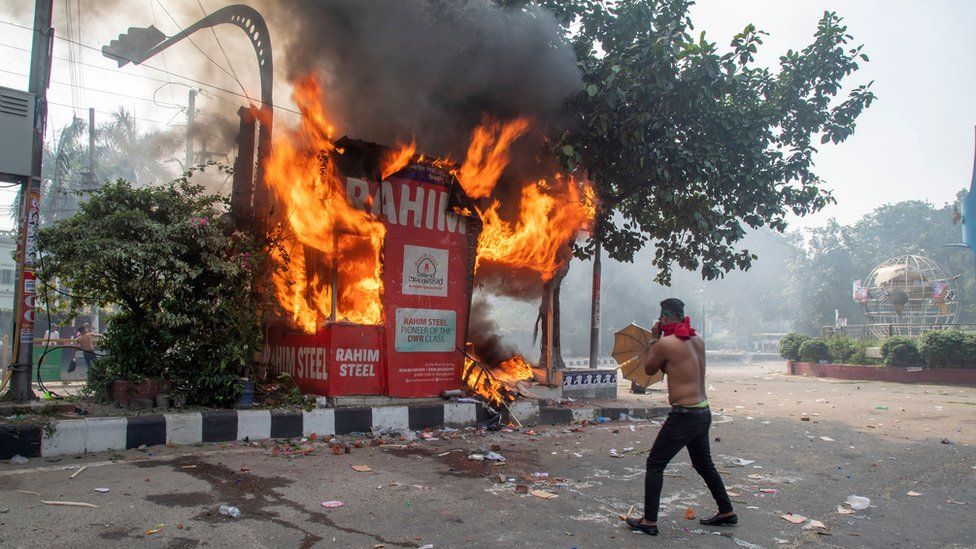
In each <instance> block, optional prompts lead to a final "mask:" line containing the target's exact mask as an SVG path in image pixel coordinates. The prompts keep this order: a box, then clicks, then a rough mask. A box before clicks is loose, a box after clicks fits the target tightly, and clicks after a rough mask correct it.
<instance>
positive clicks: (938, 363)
mask: <svg viewBox="0 0 976 549" xmlns="http://www.w3.org/2000/svg"><path fill="white" fill-rule="evenodd" d="M918 351H919V353H920V354H921V355H922V358H924V359H925V363H926V364H928V366H929V367H930V368H967V367H970V368H971V367H976V355H974V353H973V351H976V335H967V334H965V333H964V332H962V331H959V330H938V331H933V332H928V333H927V334H925V335H924V336H922V341H921V344H920V345H919V348H918Z"/></svg>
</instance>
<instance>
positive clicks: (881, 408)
mask: <svg viewBox="0 0 976 549" xmlns="http://www.w3.org/2000/svg"><path fill="white" fill-rule="evenodd" d="M874 409H875V410H887V409H888V407H887V406H875V407H874Z"/></svg>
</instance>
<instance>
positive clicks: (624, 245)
mask: <svg viewBox="0 0 976 549" xmlns="http://www.w3.org/2000/svg"><path fill="white" fill-rule="evenodd" d="M543 4H544V5H546V6H549V7H551V8H555V6H556V5H557V4H558V6H559V7H558V9H559V10H561V11H560V13H563V14H572V17H571V18H569V19H567V21H570V22H571V23H572V24H573V25H575V26H576V27H578V30H577V29H576V27H574V29H573V32H574V33H575V34H574V35H573V36H572V40H573V42H574V46H575V49H576V52H577V55H578V65H579V67H580V70H581V72H582V74H583V81H584V82H585V84H584V86H583V88H582V89H581V90H580V93H579V94H577V96H576V97H574V98H573V99H572V101H571V102H570V103H569V104H568V105H566V114H567V116H568V117H570V118H572V119H573V120H574V123H572V124H570V125H569V126H568V127H569V128H571V130H569V131H566V132H565V133H564V134H563V135H562V136H561V138H560V139H558V140H556V141H555V142H554V143H553V145H554V147H555V148H554V151H558V152H561V153H562V155H561V158H562V160H563V162H564V163H565V164H566V166H567V167H568V168H569V169H571V170H576V169H579V170H583V171H585V174H586V176H588V177H589V178H590V180H592V181H593V182H594V184H595V187H596V190H597V194H598V197H599V199H600V201H601V204H602V210H601V214H602V215H603V217H604V219H603V220H602V221H601V220H598V222H597V224H596V228H595V230H594V232H593V237H594V238H599V239H601V240H602V241H603V242H604V246H605V248H606V250H607V251H608V254H609V255H610V256H611V257H613V258H615V259H620V260H624V261H629V260H631V259H632V257H633V255H634V253H635V252H636V251H637V250H638V249H640V247H641V246H644V245H645V244H646V243H648V242H650V243H653V245H654V246H656V247H657V251H658V253H656V254H655V256H654V260H653V264H654V266H655V267H657V268H658V269H659V274H658V277H657V280H658V281H659V282H662V283H667V282H668V280H669V279H670V270H671V268H672V267H673V266H675V265H677V266H680V267H683V268H693V269H700V270H701V274H702V276H703V277H704V278H706V279H707V278H715V277H720V276H722V275H723V274H724V273H725V272H728V271H729V270H731V269H747V268H749V266H750V265H751V261H752V259H753V257H752V254H749V253H747V252H744V251H739V250H736V248H735V245H736V243H737V242H738V241H739V240H740V239H741V238H742V235H744V234H745V228H746V227H752V228H755V227H761V226H769V227H771V228H773V229H775V230H779V231H782V230H784V229H785V227H786V216H787V214H788V213H790V212H792V213H794V214H796V215H806V214H809V213H812V212H816V211H818V210H820V209H822V208H823V207H824V206H826V205H827V204H830V203H831V202H832V201H833V198H832V197H831V196H830V194H829V193H828V192H826V191H825V190H823V189H822V188H821V181H820V178H819V177H818V176H817V175H816V173H815V172H814V171H813V158H814V154H815V153H816V152H817V151H816V149H815V148H814V146H813V143H812V139H813V137H814V136H816V135H818V134H819V136H820V140H821V141H820V144H821V145H825V144H827V143H834V144H837V143H841V142H843V141H844V140H845V139H847V138H848V137H849V136H850V135H852V133H853V132H854V128H855V121H856V119H857V118H858V116H859V115H860V114H861V112H863V110H864V109H865V108H867V107H869V106H870V104H871V102H872V101H873V100H874V94H873V93H872V92H871V91H870V84H867V85H862V86H858V87H855V88H853V89H852V90H851V91H850V92H849V94H848V96H847V98H846V99H844V100H843V101H841V102H840V103H839V104H835V103H836V102H835V101H834V99H835V98H836V97H837V96H838V95H839V94H840V93H841V91H842V90H843V89H844V87H845V84H844V82H845V79H846V78H847V77H848V76H850V75H851V74H852V73H853V72H855V71H856V70H857V68H858V63H859V62H862V61H866V58H865V56H864V55H863V54H862V53H861V47H860V46H858V47H853V48H851V47H849V46H848V43H849V41H850V40H851V37H850V35H848V34H847V28H846V27H845V26H844V25H843V24H842V21H841V19H840V18H839V17H838V16H837V15H836V14H833V13H830V12H826V13H825V14H824V16H823V18H821V20H820V22H819V24H818V25H817V30H816V33H815V34H814V39H813V42H812V43H811V44H810V45H809V46H807V47H806V48H804V49H803V50H801V51H789V52H787V53H786V54H785V55H783V56H782V57H781V58H780V66H779V70H778V71H776V72H773V71H770V70H768V69H765V68H762V67H756V66H753V63H754V54H756V53H757V52H758V48H759V46H761V45H762V44H763V37H764V36H765V35H766V33H764V32H762V31H760V30H758V29H756V27H755V26H754V25H747V26H746V27H745V28H744V29H743V31H742V32H741V33H739V34H737V35H735V36H734V37H733V38H732V40H731V42H730V46H729V47H730V49H729V51H726V52H720V51H719V49H718V47H717V45H716V44H715V43H713V42H709V41H708V40H707V39H706V37H705V35H704V33H699V34H698V35H697V36H695V37H694V38H693V37H692V36H691V31H692V30H693V26H692V24H691V21H690V19H689V17H688V8H689V4H690V3H689V2H687V1H685V0H628V1H620V2H609V3H601V2H592V1H584V0H575V1H568V2H543ZM568 151H572V154H570V153H569V152H568ZM613 212H618V213H620V214H621V215H622V216H623V217H624V218H625V219H626V220H628V222H630V224H631V226H630V228H627V229H623V228H620V227H618V226H616V225H614V224H613V223H608V222H606V219H608V218H609V217H610V216H611V215H612V214H613ZM592 249H593V247H592V246H589V245H588V246H583V247H582V248H581V249H580V250H577V253H578V254H580V255H581V256H583V257H585V256H586V255H587V252H586V251H585V250H592Z"/></svg>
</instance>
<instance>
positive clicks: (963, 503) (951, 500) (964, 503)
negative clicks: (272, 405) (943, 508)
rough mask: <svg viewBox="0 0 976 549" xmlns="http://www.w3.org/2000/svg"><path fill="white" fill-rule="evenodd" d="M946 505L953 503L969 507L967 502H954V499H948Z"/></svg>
mask: <svg viewBox="0 0 976 549" xmlns="http://www.w3.org/2000/svg"><path fill="white" fill-rule="evenodd" d="M946 503H951V504H953V505H969V504H968V503H966V502H965V501H956V500H954V499H947V500H946Z"/></svg>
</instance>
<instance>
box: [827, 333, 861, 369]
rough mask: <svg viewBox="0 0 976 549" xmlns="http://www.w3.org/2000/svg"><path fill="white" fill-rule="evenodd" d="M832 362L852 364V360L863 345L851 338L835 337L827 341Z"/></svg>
mask: <svg viewBox="0 0 976 549" xmlns="http://www.w3.org/2000/svg"><path fill="white" fill-rule="evenodd" d="M827 348H828V349H829V351H830V360H832V361H834V362H840V363H844V364H852V363H853V362H852V359H853V358H854V356H855V355H857V354H858V353H861V354H862V355H863V354H864V353H863V352H862V351H861V345H860V344H859V343H858V342H857V341H855V340H854V339H852V338H850V337H849V336H846V335H845V336H834V337H831V338H828V339H827Z"/></svg>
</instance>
